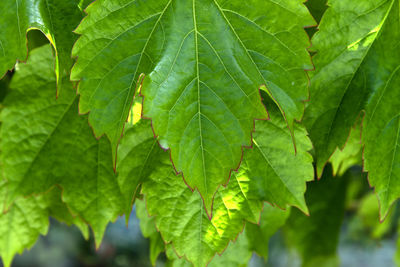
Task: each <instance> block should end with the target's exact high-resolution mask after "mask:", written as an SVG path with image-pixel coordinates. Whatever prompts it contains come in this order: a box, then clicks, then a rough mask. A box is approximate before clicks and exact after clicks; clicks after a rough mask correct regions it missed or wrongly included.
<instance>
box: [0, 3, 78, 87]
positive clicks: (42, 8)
mask: <svg viewBox="0 0 400 267" xmlns="http://www.w3.org/2000/svg"><path fill="white" fill-rule="evenodd" d="M79 2H80V0H2V1H1V2H0V10H1V11H2V12H1V16H0V77H1V76H3V74H4V73H6V72H7V70H11V69H13V68H14V65H15V62H16V61H17V60H19V61H25V60H26V58H27V54H28V50H27V44H26V43H27V41H26V34H27V31H29V30H31V29H39V30H40V31H42V32H43V33H44V34H45V35H46V37H47V38H48V39H49V41H50V42H51V43H52V45H53V46H54V49H55V51H56V55H57V62H56V66H55V69H56V73H57V78H58V81H59V85H61V80H62V79H61V77H62V76H63V75H64V74H65V73H69V71H70V69H71V66H72V60H71V50H72V46H73V44H74V42H75V41H76V39H77V35H75V34H74V33H73V32H72V31H73V30H74V29H75V28H76V26H78V24H79V22H80V21H81V19H82V17H83V13H82V11H81V9H80V8H79V6H78V4H79Z"/></svg>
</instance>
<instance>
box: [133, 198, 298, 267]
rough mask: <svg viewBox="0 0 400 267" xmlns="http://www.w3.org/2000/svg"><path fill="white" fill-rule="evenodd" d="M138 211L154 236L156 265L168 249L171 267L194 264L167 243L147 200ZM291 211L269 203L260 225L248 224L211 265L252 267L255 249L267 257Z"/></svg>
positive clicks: (144, 228) (138, 205)
mask: <svg viewBox="0 0 400 267" xmlns="http://www.w3.org/2000/svg"><path fill="white" fill-rule="evenodd" d="M136 214H137V217H138V218H139V219H140V228H141V230H142V233H143V235H144V236H145V237H147V238H149V239H150V258H151V260H152V264H153V265H155V263H156V259H157V257H158V255H159V254H160V253H161V252H163V251H164V250H165V252H166V255H167V258H168V261H167V266H171V267H178V266H181V267H184V266H188V267H189V266H193V264H191V263H190V262H188V261H187V260H186V259H185V258H184V257H182V258H179V257H178V256H177V255H176V253H175V250H174V248H173V246H172V245H171V244H164V241H163V240H162V237H161V235H160V233H159V232H158V231H157V228H156V221H155V217H149V216H148V213H147V210H146V204H145V202H144V201H137V202H136ZM289 214H290V213H289V211H284V210H281V209H279V208H277V207H272V206H271V205H269V204H265V206H264V209H263V211H262V213H261V222H260V224H252V223H247V224H246V226H245V230H244V231H243V233H241V234H239V236H238V238H237V239H236V240H235V241H233V242H232V243H230V244H229V245H228V247H227V248H226V249H225V250H224V252H223V254H222V255H216V256H215V257H214V258H213V259H212V260H211V262H210V263H209V264H208V265H207V266H210V267H211V266H243V267H244V266H248V263H249V261H250V258H251V256H252V254H253V251H256V252H257V253H259V254H260V253H261V254H260V255H263V256H265V257H267V255H268V242H269V239H270V237H271V236H272V235H273V234H274V233H275V232H276V231H277V230H278V229H279V228H280V227H281V226H283V224H284V223H285V221H286V219H287V218H288V215H289Z"/></svg>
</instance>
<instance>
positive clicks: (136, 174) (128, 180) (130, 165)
mask: <svg viewBox="0 0 400 267" xmlns="http://www.w3.org/2000/svg"><path fill="white" fill-rule="evenodd" d="M161 154H162V150H161V149H160V148H159V146H158V143H157V139H155V138H154V134H153V131H152V129H151V123H150V121H149V120H140V121H139V122H138V123H137V124H135V125H129V126H128V127H127V129H126V131H125V134H124V137H123V138H122V140H121V144H120V145H119V147H118V162H117V171H118V182H119V186H120V188H121V192H122V195H123V196H124V198H125V199H124V213H125V214H126V215H129V214H130V213H131V210H132V205H133V201H134V199H135V197H136V196H137V194H139V193H140V185H141V183H142V182H143V181H144V180H145V179H147V177H149V175H150V174H151V173H152V172H153V170H154V167H155V166H158V164H159V161H160V156H161ZM127 218H129V216H127Z"/></svg>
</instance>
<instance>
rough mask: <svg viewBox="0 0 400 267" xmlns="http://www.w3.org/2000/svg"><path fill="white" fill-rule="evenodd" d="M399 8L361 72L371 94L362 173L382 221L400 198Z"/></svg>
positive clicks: (395, 3) (395, 6) (395, 8)
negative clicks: (371, 189)
mask: <svg viewBox="0 0 400 267" xmlns="http://www.w3.org/2000/svg"><path fill="white" fill-rule="evenodd" d="M399 6H400V2H399V1H398V0H394V1H393V4H392V8H391V11H390V13H389V14H388V16H387V19H386V23H385V24H384V25H383V26H382V28H381V30H380V35H379V37H378V38H377V39H376V41H375V43H374V46H373V47H372V49H371V52H370V54H369V57H368V58H367V65H366V68H365V70H364V72H365V74H364V75H365V77H368V80H367V83H366V84H365V87H366V89H367V90H368V91H370V92H372V94H371V96H370V98H369V99H368V103H367V105H366V114H365V121H364V122H365V123H364V131H363V143H364V145H365V149H364V169H365V170H366V171H368V178H369V182H370V184H371V186H374V187H375V192H376V193H377V195H378V198H379V202H380V207H381V210H380V214H381V219H383V218H384V217H385V216H386V215H387V214H388V212H389V207H390V205H391V204H392V203H393V202H394V201H395V200H396V199H397V198H399V197H400V71H399V70H400V8H399ZM377 66H378V69H377V68H376V67H377Z"/></svg>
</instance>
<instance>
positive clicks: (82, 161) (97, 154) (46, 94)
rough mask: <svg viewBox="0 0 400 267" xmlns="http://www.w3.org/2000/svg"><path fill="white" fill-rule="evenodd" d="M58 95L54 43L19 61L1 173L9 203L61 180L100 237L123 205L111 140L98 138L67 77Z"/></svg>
mask: <svg viewBox="0 0 400 267" xmlns="http://www.w3.org/2000/svg"><path fill="white" fill-rule="evenodd" d="M64 86H65V88H64V90H62V91H61V92H60V94H59V97H58V98H57V99H56V77H55V75H54V71H53V57H52V54H51V48H50V46H43V47H40V48H38V49H35V50H33V51H32V52H31V54H30V57H29V59H28V62H27V64H24V65H19V66H18V70H17V71H16V74H15V76H14V77H13V79H12V81H11V88H12V90H10V93H9V94H8V95H7V98H6V99H5V101H4V109H3V110H2V112H1V115H0V117H1V121H2V127H1V130H0V142H1V144H0V146H1V149H2V154H1V158H0V159H1V165H2V175H3V177H4V178H5V179H7V180H8V183H9V185H8V186H9V197H8V201H7V202H8V204H10V203H11V202H12V201H13V200H15V199H16V197H18V196H20V195H23V196H27V195H31V194H33V193H34V194H38V193H42V192H46V191H47V190H48V189H49V188H51V187H52V186H54V185H56V184H58V185H60V186H61V187H62V188H63V190H64V191H63V201H64V202H66V203H67V204H68V206H69V207H70V208H71V210H72V211H73V213H74V214H78V215H79V216H80V217H82V218H83V219H84V220H85V221H86V222H88V223H89V224H90V225H91V226H92V228H93V230H94V233H95V237H96V240H97V241H100V240H101V239H102V236H103V232H104V229H105V227H106V225H107V223H108V222H109V221H110V220H112V219H115V218H116V217H117V215H118V214H119V213H121V212H122V211H121V208H122V197H121V191H120V188H119V184H118V181H117V178H116V176H115V174H114V171H113V165H112V156H111V145H110V142H109V141H108V140H107V138H102V139H100V140H96V138H95V137H94V136H93V133H92V130H91V128H90V127H89V125H88V123H87V117H85V116H79V115H78V97H77V96H76V94H75V92H74V90H73V89H72V84H71V83H69V82H68V81H67V82H65V83H64Z"/></svg>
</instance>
